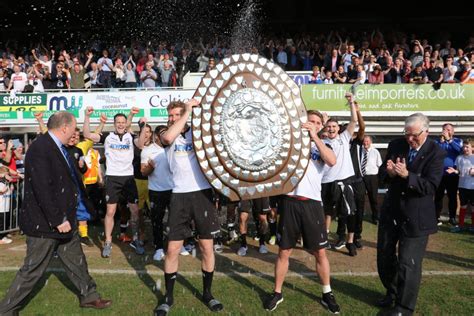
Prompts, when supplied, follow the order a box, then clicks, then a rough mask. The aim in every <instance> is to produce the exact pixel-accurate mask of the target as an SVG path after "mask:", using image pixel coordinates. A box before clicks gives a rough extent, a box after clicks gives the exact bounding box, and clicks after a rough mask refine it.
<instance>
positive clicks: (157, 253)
mask: <svg viewBox="0 0 474 316" xmlns="http://www.w3.org/2000/svg"><path fill="white" fill-rule="evenodd" d="M164 257H165V252H164V251H163V249H161V248H160V249H157V250H156V251H155V254H154V255H153V260H155V261H161V260H163V258H164Z"/></svg>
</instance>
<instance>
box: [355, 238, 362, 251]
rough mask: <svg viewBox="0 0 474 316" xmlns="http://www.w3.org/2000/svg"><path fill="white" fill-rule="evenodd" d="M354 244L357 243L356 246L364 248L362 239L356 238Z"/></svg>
mask: <svg viewBox="0 0 474 316" xmlns="http://www.w3.org/2000/svg"><path fill="white" fill-rule="evenodd" d="M354 245H355V246H356V248H358V249H362V248H363V246H362V243H361V242H360V239H356V240H354Z"/></svg>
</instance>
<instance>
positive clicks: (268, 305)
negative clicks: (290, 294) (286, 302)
mask: <svg viewBox="0 0 474 316" xmlns="http://www.w3.org/2000/svg"><path fill="white" fill-rule="evenodd" d="M281 302H283V295H281V293H277V292H273V294H272V295H271V296H270V298H269V299H268V300H267V301H266V302H265V303H264V304H263V306H264V307H265V309H266V310H267V311H270V312H271V311H274V310H275V309H276V308H277V307H278V304H280V303H281Z"/></svg>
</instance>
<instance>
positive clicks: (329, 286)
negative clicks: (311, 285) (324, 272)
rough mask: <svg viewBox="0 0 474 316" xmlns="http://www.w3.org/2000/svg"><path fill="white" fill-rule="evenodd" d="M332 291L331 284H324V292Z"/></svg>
mask: <svg viewBox="0 0 474 316" xmlns="http://www.w3.org/2000/svg"><path fill="white" fill-rule="evenodd" d="M329 292H331V285H330V284H328V285H323V294H326V293H329Z"/></svg>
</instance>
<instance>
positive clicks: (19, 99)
mask: <svg viewBox="0 0 474 316" xmlns="http://www.w3.org/2000/svg"><path fill="white" fill-rule="evenodd" d="M46 100H47V97H46V93H28V94H16V95H14V96H12V95H10V94H4V95H1V96H0V112H13V111H44V110H46V103H47V102H46Z"/></svg>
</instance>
